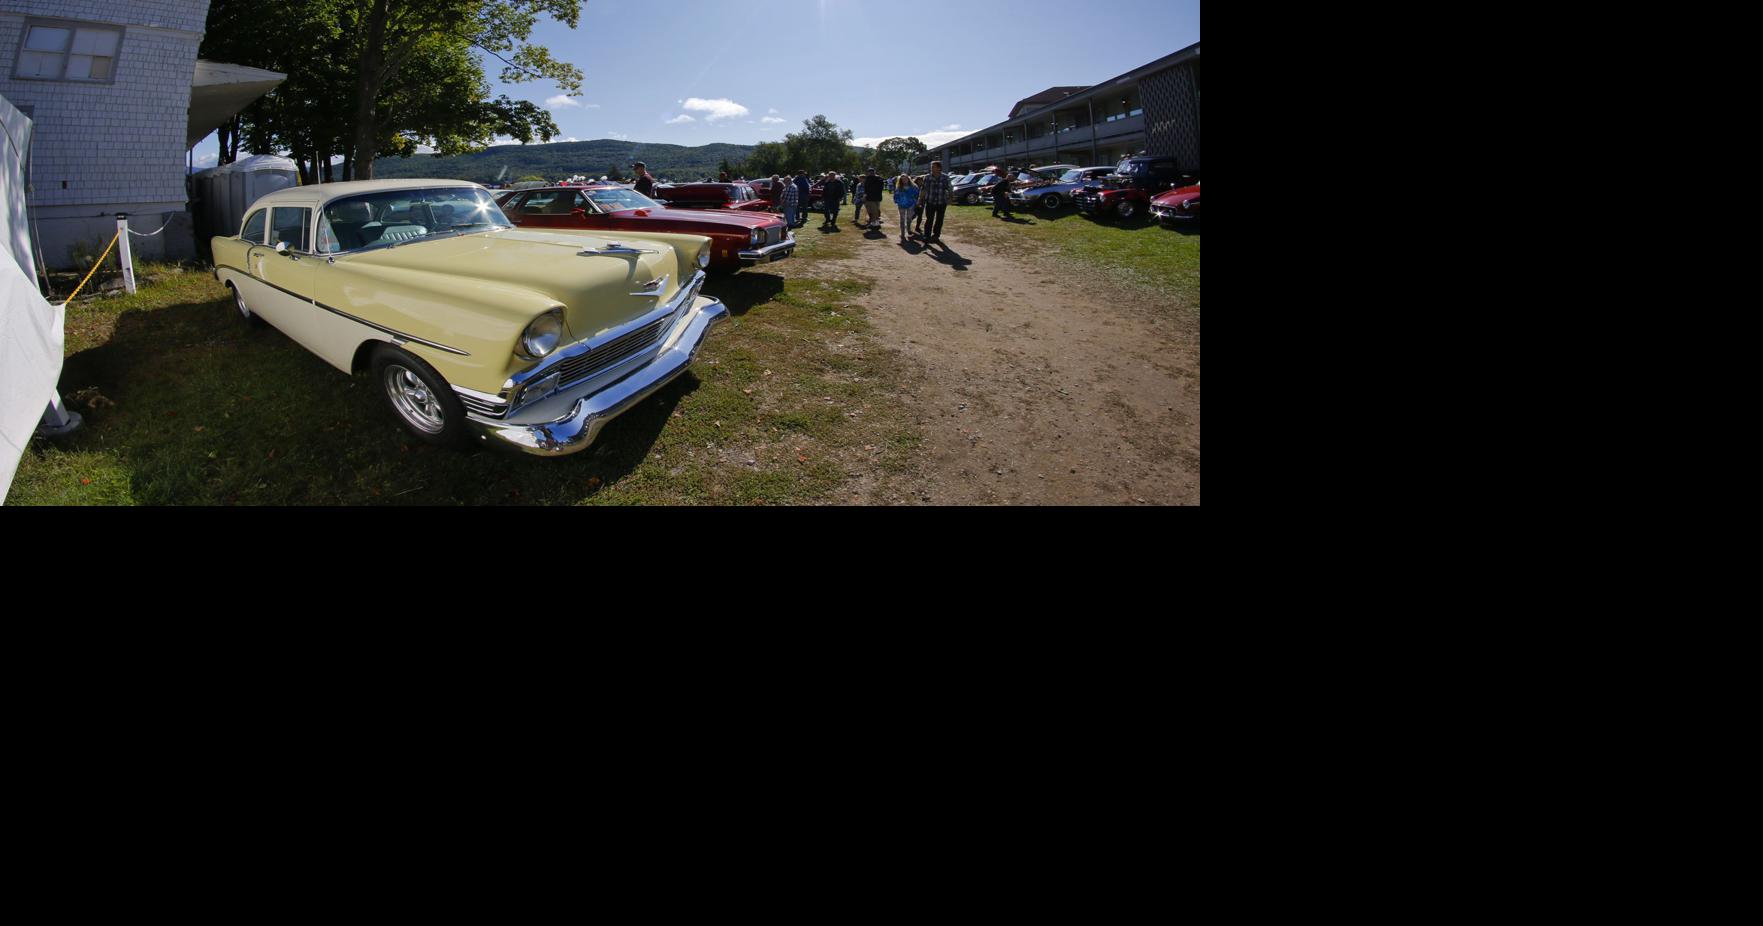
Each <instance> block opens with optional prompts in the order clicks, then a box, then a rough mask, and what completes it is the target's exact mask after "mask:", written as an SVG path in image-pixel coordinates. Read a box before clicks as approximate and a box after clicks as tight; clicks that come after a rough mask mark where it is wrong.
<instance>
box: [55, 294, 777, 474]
mask: <svg viewBox="0 0 1763 926" xmlns="http://www.w3.org/2000/svg"><path fill="white" fill-rule="evenodd" d="M770 287H781V283H780V282H779V281H776V280H775V278H773V279H772V280H767V279H766V277H765V275H756V276H755V277H754V278H753V279H752V280H750V281H748V282H747V283H746V288H747V289H748V290H749V291H750V293H749V295H750V296H752V297H756V296H757V294H759V293H762V292H763V291H765V290H766V289H768V288H770ZM725 298H726V297H725ZM61 383H62V389H63V391H64V393H73V392H76V391H83V390H87V389H94V390H96V392H97V393H98V394H101V395H102V396H103V397H104V399H105V401H104V402H103V403H101V404H100V405H99V406H98V407H91V406H87V407H85V408H82V409H81V411H82V413H83V414H85V415H86V419H87V425H88V426H87V427H86V428H85V429H84V430H83V431H82V432H80V433H79V434H76V435H74V436H73V437H71V438H69V439H68V440H69V441H71V442H72V444H71V446H70V449H76V450H92V451H99V452H103V453H106V454H108V455H111V456H114V457H115V458H117V459H118V460H120V461H121V462H122V464H123V465H124V466H126V469H127V471H128V474H129V475H128V478H129V480H130V482H131V494H132V497H133V498H134V500H135V501H137V502H140V503H142V504H149V505H153V504H159V505H232V504H240V505H347V504H357V505H378V504H418V505H484V504H573V503H576V502H580V501H586V500H589V499H592V498H593V497H594V496H595V495H597V494H598V493H599V492H600V491H602V488H603V487H604V486H606V485H609V484H613V483H615V482H617V481H618V480H619V479H621V478H623V477H625V476H627V475H629V474H630V473H631V471H632V470H634V469H635V468H637V467H638V466H639V465H641V464H642V463H643V461H644V460H645V459H646V457H647V456H648V454H649V453H650V452H651V450H652V448H653V447H654V445H655V443H656V441H657V439H658V438H659V437H660V435H661V433H662V431H663V430H664V429H665V428H666V426H667V422H668V420H669V418H670V417H671V416H672V414H673V412H674V410H675V409H676V408H677V407H678V406H679V404H680V402H681V401H682V399H684V397H686V396H688V395H690V394H691V393H692V392H693V391H695V390H696V389H698V388H699V385H700V384H699V381H698V379H697V378H696V377H695V376H694V375H693V374H692V373H691V372H689V371H688V372H687V373H686V374H684V375H682V376H680V377H679V379H676V380H675V381H674V382H672V383H670V384H668V385H667V386H666V387H665V388H663V389H662V390H661V391H659V392H657V393H656V394H655V395H653V396H651V397H650V398H649V399H647V400H645V401H644V402H643V403H641V404H640V405H638V406H637V407H636V408H633V409H632V410H630V411H629V412H627V413H625V414H624V415H621V416H619V418H618V419H616V420H615V421H613V422H612V423H610V424H608V425H607V426H606V429H605V430H604V431H602V432H601V435H600V438H599V440H598V441H596V443H595V445H594V446H593V447H590V448H589V449H588V450H586V451H583V452H581V453H578V454H575V455H573V456H570V457H564V458H560V459H546V458H541V457H534V456H527V455H523V454H518V453H513V452H508V451H503V450H499V449H493V448H489V447H487V446H485V445H480V446H479V447H478V448H476V449H465V450H456V449H448V448H439V447H431V446H429V445H427V444H424V443H422V442H420V441H418V440H416V439H415V438H413V437H411V436H410V435H409V434H408V433H407V432H405V431H404V429H403V428H402V427H401V426H400V425H399V424H398V420H397V418H396V416H395V415H394V414H393V412H392V410H391V409H390V408H389V407H388V406H387V404H386V402H385V400H384V398H383V397H382V396H381V395H380V393H379V390H378V389H377V388H376V387H375V385H374V383H373V380H372V379H371V377H369V376H368V375H366V374H362V375H359V376H353V377H351V376H349V375H348V374H346V373H343V372H342V371H339V370H337V369H335V368H333V367H331V366H330V365H329V364H326V363H325V362H324V361H322V360H320V359H319V358H318V357H316V356H314V355H313V354H312V353H311V352H309V351H307V350H306V349H305V348H304V347H302V346H300V345H299V344H297V343H295V342H293V341H292V340H290V339H289V338H287V337H286V336H285V335H283V334H282V333H281V332H279V331H277V330H276V329H274V328H273V327H263V328H249V327H246V326H245V323H244V321H243V320H242V319H240V318H239V317H238V316H237V314H236V313H235V312H233V311H232V307H231V304H230V303H227V302H210V303H199V304H198V303H192V304H184V305H174V306H169V307H167V308H163V309H157V310H152V311H132V312H127V313H124V314H123V315H122V316H120V317H119V318H118V319H117V323H116V327H115V330H114V332H113V334H112V336H111V338H110V340H109V341H108V342H107V343H105V344H104V345H102V346H99V347H95V348H92V349H90V350H86V351H81V352H79V353H77V354H74V355H73V356H71V357H69V358H67V361H66V364H65V365H64V368H63V373H62V380H61Z"/></svg>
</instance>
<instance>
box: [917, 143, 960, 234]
mask: <svg viewBox="0 0 1763 926" xmlns="http://www.w3.org/2000/svg"><path fill="white" fill-rule="evenodd" d="M952 186H953V184H951V183H950V182H949V175H948V174H945V173H943V162H942V161H932V162H930V173H929V174H926V175H925V178H924V183H923V184H922V185H921V186H919V188H918V202H919V208H920V209H922V210H923V211H924V232H923V234H924V240H925V241H926V242H931V241H934V242H936V243H937V244H942V243H943V219H944V217H945V216H946V215H947V214H948V212H949V191H950V188H951V187H952Z"/></svg>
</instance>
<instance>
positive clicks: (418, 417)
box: [381, 363, 447, 434]
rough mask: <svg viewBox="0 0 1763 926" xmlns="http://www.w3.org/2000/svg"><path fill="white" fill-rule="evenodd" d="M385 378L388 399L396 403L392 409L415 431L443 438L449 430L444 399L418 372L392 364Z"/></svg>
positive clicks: (389, 365)
mask: <svg viewBox="0 0 1763 926" xmlns="http://www.w3.org/2000/svg"><path fill="white" fill-rule="evenodd" d="M381 376H382V377H383V379H382V382H384V383H385V386H386V396H387V398H390V399H391V400H392V408H394V409H396V410H397V412H398V414H399V415H400V416H401V417H402V418H403V419H404V420H405V421H406V422H407V423H409V425H410V426H411V427H413V428H415V429H417V430H418V431H421V432H422V433H424V434H439V433H441V431H442V430H443V429H444V428H446V427H447V412H446V410H445V409H444V408H442V406H441V400H440V397H439V396H437V395H435V394H434V392H433V390H431V389H429V387H428V383H425V382H423V381H422V377H420V376H418V375H416V371H415V370H412V369H410V368H409V367H405V366H401V365H399V364H396V363H390V364H387V365H386V369H385V372H384V373H382V374H381Z"/></svg>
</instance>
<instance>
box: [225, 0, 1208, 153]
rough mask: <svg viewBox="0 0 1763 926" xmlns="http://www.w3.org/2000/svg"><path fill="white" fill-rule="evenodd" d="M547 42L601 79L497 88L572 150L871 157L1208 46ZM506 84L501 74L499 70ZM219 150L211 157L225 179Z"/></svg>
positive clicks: (661, 29)
mask: <svg viewBox="0 0 1763 926" xmlns="http://www.w3.org/2000/svg"><path fill="white" fill-rule="evenodd" d="M583 7H584V10H583V13H582V18H581V25H580V26H578V27H577V28H576V29H573V30H571V29H569V28H567V27H564V26H561V25H559V24H557V23H555V22H552V21H549V20H546V21H544V22H543V23H542V24H541V25H540V26H539V28H538V29H537V30H536V31H535V32H534V35H533V41H534V42H537V43H538V44H542V45H546V46H548V47H549V48H550V49H551V51H552V53H553V54H554V55H556V56H557V57H559V58H562V59H564V60H566V61H569V62H570V63H572V64H574V65H576V66H577V67H579V68H581V69H582V71H583V72H584V73H585V74H586V75H587V79H586V80H585V81H583V83H582V91H581V94H580V95H579V96H575V97H565V96H563V95H562V92H561V90H560V89H559V88H558V87H557V86H555V85H554V84H550V83H547V82H533V83H526V84H509V85H502V84H498V85H497V86H496V89H495V92H496V93H506V94H508V95H509V96H511V97H514V98H516V99H525V100H531V101H533V102H534V103H537V104H539V105H541V106H545V107H546V108H548V109H550V110H551V113H552V117H553V118H554V119H555V120H556V121H557V125H558V127H559V128H560V129H562V130H563V135H562V136H561V137H560V138H558V139H556V140H557V141H568V140H579V141H589V140H591V139H596V138H619V139H628V140H631V141H633V142H656V143H663V144H674V145H707V144H711V143H713V142H730V143H734V144H742V145H751V144H755V143H757V142H761V141H778V140H781V139H782V138H783V137H784V135H785V134H786V133H788V132H793V131H796V130H798V129H799V128H801V125H802V120H804V119H807V118H810V117H812V116H814V115H816V114H824V115H825V116H826V117H827V118H828V119H831V120H832V121H833V122H835V123H837V124H838V125H839V126H840V127H842V128H848V129H850V130H851V131H852V132H854V133H855V134H856V136H857V139H858V141H859V143H862V142H864V141H865V140H868V141H871V142H874V141H880V140H882V139H884V138H889V137H892V136H896V135H915V136H918V137H920V138H923V139H925V141H926V142H927V143H929V144H933V145H934V144H939V143H941V142H943V141H947V140H950V139H953V138H957V137H960V136H962V135H965V134H967V133H968V132H971V131H976V130H978V129H982V128H985V127H986V126H989V125H992V124H993V123H996V122H999V121H1001V120H1003V119H1004V118H1005V117H1006V116H1008V115H1009V114H1010V108H1011V107H1012V106H1014V105H1015V104H1016V102H1017V101H1018V100H1020V99H1022V98H1023V97H1027V96H1030V95H1032V94H1035V93H1039V92H1040V91H1042V90H1045V89H1047V88H1048V87H1055V86H1062V85H1068V86H1079V85H1082V86H1088V85H1091V84H1095V83H1099V82H1101V81H1103V80H1107V79H1108V78H1111V77H1115V76H1117V75H1119V74H1122V73H1125V72H1127V71H1130V70H1132V69H1133V68H1136V67H1138V66H1140V65H1142V64H1146V63H1148V62H1150V61H1154V60H1156V59H1157V58H1161V57H1163V56H1164V55H1167V54H1170V53H1171V52H1174V51H1177V50H1179V49H1182V48H1185V47H1187V46H1189V45H1192V44H1193V43H1195V42H1198V41H1199V40H1200V2H1199V0H1111V2H1107V3H1103V4H1090V3H1084V2H1078V0H1009V2H1004V3H982V2H978V0H937V2H933V3H929V4H901V3H897V2H885V0H750V2H746V3H729V2H727V0H674V2H672V3H664V4H654V3H642V2H628V3H622V4H614V3H611V2H608V0H592V2H586V3H584V4H583ZM490 64H491V65H492V67H489V68H486V70H487V71H488V72H489V73H490V74H491V76H492V78H493V77H494V75H495V74H496V73H497V71H498V70H499V68H500V64H499V62H495V61H491V62H490ZM216 150H217V144H216V141H215V139H214V137H213V136H210V137H209V138H208V139H205V140H204V141H203V142H202V143H201V144H199V145H198V146H197V147H196V155H197V164H198V165H201V164H203V163H204V161H206V162H207V163H209V164H212V163H213V161H214V157H213V156H214V153H215V151H216Z"/></svg>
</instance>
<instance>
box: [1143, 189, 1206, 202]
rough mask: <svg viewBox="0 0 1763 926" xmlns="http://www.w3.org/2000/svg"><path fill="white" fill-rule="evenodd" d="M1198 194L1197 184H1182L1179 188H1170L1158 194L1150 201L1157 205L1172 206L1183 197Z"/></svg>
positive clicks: (1186, 197)
mask: <svg viewBox="0 0 1763 926" xmlns="http://www.w3.org/2000/svg"><path fill="white" fill-rule="evenodd" d="M1198 195H1200V188H1199V187H1198V186H1184V187H1182V188H1181V189H1179V190H1170V191H1169V192H1167V193H1163V194H1160V195H1159V196H1158V197H1157V198H1156V199H1153V200H1151V202H1152V204H1153V205H1158V206H1173V205H1175V204H1177V203H1179V202H1181V201H1182V200H1184V199H1188V198H1190V197H1194V196H1198Z"/></svg>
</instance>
